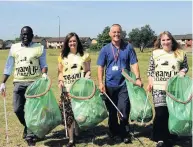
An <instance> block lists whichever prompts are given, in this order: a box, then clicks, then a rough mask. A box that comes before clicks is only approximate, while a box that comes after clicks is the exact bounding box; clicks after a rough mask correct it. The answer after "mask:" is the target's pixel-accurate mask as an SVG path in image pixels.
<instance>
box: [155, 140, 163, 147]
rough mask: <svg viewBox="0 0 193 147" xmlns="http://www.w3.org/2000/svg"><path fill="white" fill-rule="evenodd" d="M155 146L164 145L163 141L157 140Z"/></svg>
mask: <svg viewBox="0 0 193 147" xmlns="http://www.w3.org/2000/svg"><path fill="white" fill-rule="evenodd" d="M156 147H165V145H164V142H163V141H158V142H157V145H156Z"/></svg>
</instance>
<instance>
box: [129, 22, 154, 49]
mask: <svg viewBox="0 0 193 147" xmlns="http://www.w3.org/2000/svg"><path fill="white" fill-rule="evenodd" d="M128 36H129V40H130V41H131V42H132V44H133V45H134V46H135V47H139V48H140V51H141V52H143V50H144V48H146V47H147V46H151V45H152V44H153V42H154V40H155V32H154V31H153V30H152V29H151V27H150V25H145V26H143V27H141V28H140V29H139V28H134V29H132V31H131V32H130V33H129V34H128Z"/></svg>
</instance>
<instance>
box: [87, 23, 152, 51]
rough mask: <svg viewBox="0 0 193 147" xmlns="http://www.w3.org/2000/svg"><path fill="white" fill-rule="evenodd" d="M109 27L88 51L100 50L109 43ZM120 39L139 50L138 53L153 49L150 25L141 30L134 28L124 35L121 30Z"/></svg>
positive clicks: (99, 35)
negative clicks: (148, 48) (149, 48)
mask: <svg viewBox="0 0 193 147" xmlns="http://www.w3.org/2000/svg"><path fill="white" fill-rule="evenodd" d="M109 31H110V27H109V26H107V27H105V28H104V30H103V31H102V33H100V34H98V36H97V39H96V40H97V43H96V44H93V45H91V46H90V47H89V48H90V50H100V49H101V48H102V46H104V45H106V44H108V43H110V42H111V38H110V36H109ZM122 38H123V40H124V41H127V42H130V43H131V44H132V45H133V46H134V47H137V48H140V51H141V52H143V50H144V48H147V47H153V43H154V41H155V40H156V34H155V31H153V30H152V29H151V27H150V25H145V26H142V27H141V28H134V29H132V30H131V32H129V33H128V34H127V33H126V31H125V30H123V35H122Z"/></svg>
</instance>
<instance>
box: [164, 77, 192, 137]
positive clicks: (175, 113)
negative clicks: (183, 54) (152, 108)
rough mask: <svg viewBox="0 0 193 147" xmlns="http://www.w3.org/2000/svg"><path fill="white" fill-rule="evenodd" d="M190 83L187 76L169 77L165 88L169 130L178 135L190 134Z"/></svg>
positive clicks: (190, 80)
mask: <svg viewBox="0 0 193 147" xmlns="http://www.w3.org/2000/svg"><path fill="white" fill-rule="evenodd" d="M192 83H193V80H192V79H191V78H190V77H188V76H185V77H180V76H178V75H176V76H174V77H172V78H170V79H169V80H168V83H167V88H166V94H167V96H166V102H167V106H168V111H169V122H168V123H169V131H170V133H171V134H176V135H178V136H192V88H193V87H192Z"/></svg>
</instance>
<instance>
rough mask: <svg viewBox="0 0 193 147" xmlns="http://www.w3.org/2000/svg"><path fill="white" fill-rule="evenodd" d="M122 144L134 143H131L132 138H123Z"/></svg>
mask: <svg viewBox="0 0 193 147" xmlns="http://www.w3.org/2000/svg"><path fill="white" fill-rule="evenodd" d="M121 140H122V142H124V143H125V144H128V143H132V142H131V137H121Z"/></svg>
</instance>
